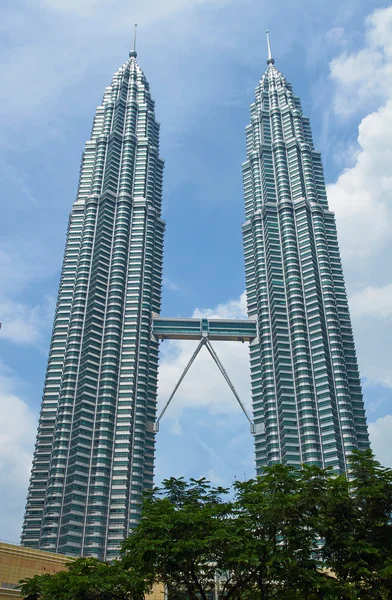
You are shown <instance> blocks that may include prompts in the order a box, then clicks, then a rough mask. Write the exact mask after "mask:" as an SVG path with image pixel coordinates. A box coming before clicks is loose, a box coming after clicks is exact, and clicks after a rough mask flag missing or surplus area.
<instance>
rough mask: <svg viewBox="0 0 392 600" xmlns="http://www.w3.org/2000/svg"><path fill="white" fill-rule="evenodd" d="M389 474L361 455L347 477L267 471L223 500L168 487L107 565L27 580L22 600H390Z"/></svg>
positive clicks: (153, 498)
mask: <svg viewBox="0 0 392 600" xmlns="http://www.w3.org/2000/svg"><path fill="white" fill-rule="evenodd" d="M391 514H392V470H391V469H386V468H383V467H382V466H381V465H380V464H379V463H378V462H377V461H376V460H375V459H374V456H373V454H372V453H371V451H370V450H369V451H367V452H364V453H354V454H353V457H352V460H351V465H350V469H349V475H348V476H345V475H336V474H334V473H333V472H332V470H329V469H321V468H319V467H317V466H303V467H302V468H301V469H298V468H295V467H290V466H285V465H281V464H279V465H275V466H273V467H269V468H267V469H266V470H265V473H264V474H263V476H262V477H258V478H255V479H251V480H249V481H243V482H241V481H237V482H235V483H234V486H233V490H231V491H230V490H228V489H225V488H222V487H219V486H218V487H214V486H213V485H212V484H211V483H210V482H208V481H207V480H206V479H198V480H196V479H191V480H190V481H189V482H186V481H184V479H182V478H180V479H175V478H171V479H168V480H165V481H164V482H163V484H162V486H160V487H156V488H154V489H153V490H152V491H151V492H149V493H148V494H146V495H145V499H144V504H143V509H142V515H141V520H140V522H139V524H138V526H137V528H136V529H135V531H134V533H133V534H132V535H131V536H130V537H129V538H128V539H127V540H126V541H125V542H124V544H123V547H122V553H121V557H120V558H119V560H117V561H116V562H114V563H112V564H106V563H100V562H99V561H97V560H96V559H92V558H86V559H78V560H76V561H74V562H72V563H71V564H70V566H69V567H68V569H67V571H65V572H63V573H58V574H56V575H41V576H36V577H34V578H32V579H30V580H25V581H24V582H23V585H22V596H23V597H24V598H25V600H54V599H56V600H109V598H110V599H113V600H125V599H128V600H141V599H142V598H143V597H144V593H145V592H146V591H148V590H149V589H151V586H152V584H153V582H161V583H164V584H165V585H166V588H167V590H168V592H169V599H170V600H210V599H211V598H212V597H213V594H214V593H215V592H216V593H217V598H219V600H268V599H277V600H278V599H285V600H299V599H301V600H313V599H316V598H325V599H330V600H340V599H347V600H354V599H355V600H356V599H364V600H368V599H369V600H370V599H378V600H388V599H392V525H391Z"/></svg>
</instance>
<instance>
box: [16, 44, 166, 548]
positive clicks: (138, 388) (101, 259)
mask: <svg viewBox="0 0 392 600" xmlns="http://www.w3.org/2000/svg"><path fill="white" fill-rule="evenodd" d="M162 176H163V161H162V160H161V158H160V157H159V124H158V123H157V122H156V120H155V116H154V102H153V100H152V98H151V94H150V89H149V84H148V82H147V80H146V78H145V76H144V74H143V72H142V70H141V69H140V67H139V65H138V63H137V61H136V53H135V52H131V54H130V58H129V60H128V62H127V63H126V64H124V65H123V66H122V67H121V68H120V69H119V70H118V71H117V73H115V75H114V77H113V80H112V83H111V85H110V86H109V87H108V88H106V90H105V94H104V98H103V102H102V104H101V105H100V106H99V107H98V108H97V111H96V114H95V118H94V122H93V128H92V134H91V138H90V140H89V141H88V142H87V143H86V146H85V149H84V152H83V157H82V162H81V171H80V181H79V187H78V193H77V198H76V201H75V203H74V205H73V208H72V212H71V215H70V219H69V225H68V233H67V239H66V247H65V254H64V262H63V269H62V274H61V281H60V288H59V293H58V299H57V306H56V313H55V319H54V326H53V333H52V339H51V346H50V353H49V360H48V367H47V373H46V379H45V386H44V393H43V400H42V408H41V413H40V419H39V427H38V434H37V442H36V446H35V452H34V460H33V467H32V474H31V480H30V486H29V491H28V498H27V506H26V513H25V520H24V525H23V533H22V543H23V545H25V546H30V547H33V548H41V549H42V550H49V551H53V552H60V553H64V554H69V555H75V556H77V555H81V554H83V555H85V556H96V557H98V558H101V559H102V558H109V559H110V558H113V557H115V556H116V555H117V553H118V549H119V545H120V543H121V541H122V540H123V539H124V538H125V537H126V536H127V535H128V533H129V531H130V530H131V529H132V528H133V527H134V525H135V524H136V523H137V521H138V518H139V513H140V503H141V496H142V492H143V490H145V489H147V488H150V487H151V486H152V484H153V468H154V433H153V431H152V423H154V421H155V417H156V394H157V372H158V342H157V341H155V340H154V339H152V338H151V326H152V315H153V313H154V314H159V312H160V305H161V281H162V254H163V234H164V222H163V221H162V220H161V198H162Z"/></svg>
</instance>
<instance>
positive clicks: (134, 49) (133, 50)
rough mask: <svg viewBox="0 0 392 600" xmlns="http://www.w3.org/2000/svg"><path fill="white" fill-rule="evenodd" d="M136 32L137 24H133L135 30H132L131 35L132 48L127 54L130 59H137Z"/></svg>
mask: <svg viewBox="0 0 392 600" xmlns="http://www.w3.org/2000/svg"><path fill="white" fill-rule="evenodd" d="M136 32H137V23H135V29H134V33H133V48H132V50H131V52H130V53H129V56H130V58H136V57H137V52H136Z"/></svg>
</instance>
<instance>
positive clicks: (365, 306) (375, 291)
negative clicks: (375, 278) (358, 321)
mask: <svg viewBox="0 0 392 600" xmlns="http://www.w3.org/2000/svg"><path fill="white" fill-rule="evenodd" d="M350 306H351V311H352V315H353V316H354V317H361V316H373V317H376V318H378V319H385V318H390V317H391V316H392V283H389V284H388V285H385V286H383V287H372V286H369V287H366V288H365V289H363V290H362V291H361V292H359V293H357V294H355V295H354V296H352V298H351V299H350Z"/></svg>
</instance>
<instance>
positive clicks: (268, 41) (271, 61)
mask: <svg viewBox="0 0 392 600" xmlns="http://www.w3.org/2000/svg"><path fill="white" fill-rule="evenodd" d="M266 33H267V46H268V59H267V65H274V64H275V59H274V58H272V52H271V42H270V36H269V31H268V29H267V31H266Z"/></svg>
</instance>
